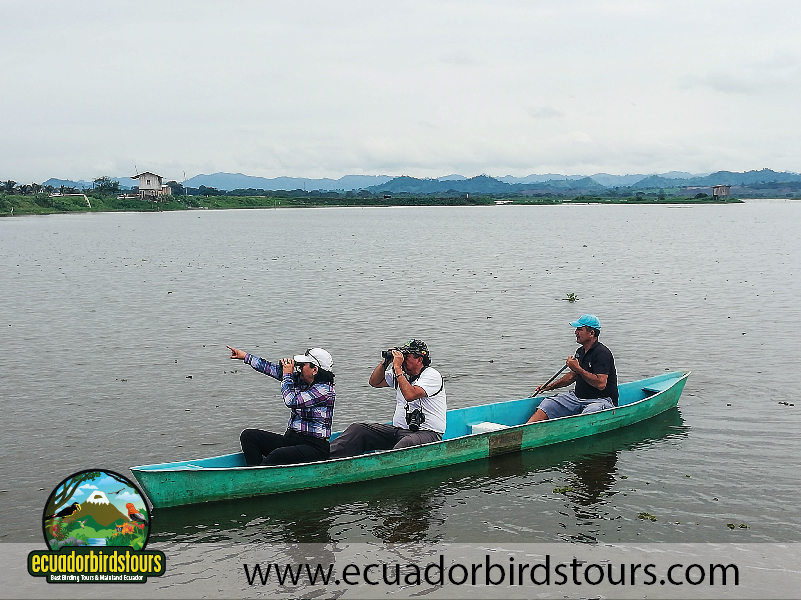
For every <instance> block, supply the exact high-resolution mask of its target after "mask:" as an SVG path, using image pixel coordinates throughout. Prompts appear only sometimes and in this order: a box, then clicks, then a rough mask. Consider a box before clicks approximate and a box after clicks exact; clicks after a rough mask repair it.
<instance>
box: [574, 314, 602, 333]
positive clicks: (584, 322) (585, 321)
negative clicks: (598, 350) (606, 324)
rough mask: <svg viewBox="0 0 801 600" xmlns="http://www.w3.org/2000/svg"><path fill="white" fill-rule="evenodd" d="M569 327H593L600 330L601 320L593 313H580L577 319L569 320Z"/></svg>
mask: <svg viewBox="0 0 801 600" xmlns="http://www.w3.org/2000/svg"><path fill="white" fill-rule="evenodd" d="M570 326H571V327H592V328H593V329H597V330H598V331H600V330H601V322H600V321H599V320H598V317H596V316H595V315H581V316H580V317H579V318H578V321H571V322H570Z"/></svg>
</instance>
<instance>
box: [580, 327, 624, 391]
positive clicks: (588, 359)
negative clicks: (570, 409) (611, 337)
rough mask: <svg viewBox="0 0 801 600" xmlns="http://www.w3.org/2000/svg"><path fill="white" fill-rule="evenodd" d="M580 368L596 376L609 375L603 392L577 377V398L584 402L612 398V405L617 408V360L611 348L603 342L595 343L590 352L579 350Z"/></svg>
mask: <svg viewBox="0 0 801 600" xmlns="http://www.w3.org/2000/svg"><path fill="white" fill-rule="evenodd" d="M576 357H577V358H578V361H579V366H581V368H582V369H584V370H585V371H589V372H590V373H593V374H595V375H608V377H607V379H606V387H605V388H604V389H602V390H599V389H598V388H595V387H592V386H591V385H590V384H589V383H587V382H586V381H584V379H583V378H582V377H581V375H577V376H576V396H578V397H579V398H581V399H582V400H589V399H591V398H611V399H612V403H613V404H614V405H615V406H617V397H618V393H617V372H616V371H615V359H614V357H613V356H612V353H611V352H610V351H609V348H607V347H606V346H604V345H603V344H602V343H601V342H595V343H594V344H593V345H592V347H591V348H590V349H589V351H587V352H585V351H584V348H583V347H582V348H579V349H578V352H577V353H576Z"/></svg>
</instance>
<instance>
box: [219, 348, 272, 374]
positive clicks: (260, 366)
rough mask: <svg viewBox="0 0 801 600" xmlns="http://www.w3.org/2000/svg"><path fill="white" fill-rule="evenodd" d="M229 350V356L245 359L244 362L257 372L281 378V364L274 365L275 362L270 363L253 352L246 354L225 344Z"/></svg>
mask: <svg viewBox="0 0 801 600" xmlns="http://www.w3.org/2000/svg"><path fill="white" fill-rule="evenodd" d="M226 348H228V349H229V350H230V351H231V358H232V359H238V360H243V361H245V364H248V365H250V366H251V367H253V368H254V369H255V370H256V371H258V372H259V373H264V374H265V375H269V376H270V377H273V378H275V379H278V380H279V381H280V380H281V366H280V365H276V364H275V363H271V362H270V361H268V360H264V359H263V358H259V357H258V356H254V355H253V354H248V353H247V352H243V351H242V350H237V349H236V348H232V347H231V346H226Z"/></svg>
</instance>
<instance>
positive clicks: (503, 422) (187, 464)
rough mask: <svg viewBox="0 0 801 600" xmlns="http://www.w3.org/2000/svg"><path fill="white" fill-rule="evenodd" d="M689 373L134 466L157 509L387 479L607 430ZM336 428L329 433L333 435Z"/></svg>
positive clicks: (663, 399) (664, 396) (640, 412)
mask: <svg viewBox="0 0 801 600" xmlns="http://www.w3.org/2000/svg"><path fill="white" fill-rule="evenodd" d="M689 375H690V373H689V372H685V373H681V372H674V373H665V374H664V375H658V376H656V377H651V378H649V379H641V380H639V381H632V382H629V383H624V384H621V385H620V386H619V391H620V399H619V406H617V407H615V408H610V409H608V410H603V411H599V412H595V413H590V414H586V415H574V416H571V417H562V418H560V419H550V420H547V421H543V422H540V423H532V424H531V425H526V424H525V422H526V421H527V420H528V418H529V417H530V416H531V415H532V414H533V413H534V410H535V409H536V408H537V406H538V405H539V403H540V401H541V400H542V398H543V397H542V396H539V397H537V398H523V399H520V400H509V401H506V402H496V403H494V404H484V405H481V406H471V407H469V408H458V409H454V410H449V411H448V421H447V429H446V431H445V435H444V436H443V439H442V441H441V442H435V443H432V444H425V445H423V446H417V447H414V448H405V449H402V450H385V451H381V452H372V453H369V454H363V455H361V456H353V457H350V458H339V459H332V460H326V461H322V462H315V463H306V464H300V465H286V466H271V467H246V466H245V459H244V456H243V454H242V453H241V452H237V453H236V454H227V455H224V456H214V457H211V458H201V459H198V460H188V461H183V462H174V463H163V464H158V465H144V466H139V467H132V468H131V471H132V472H133V475H134V477H136V479H137V481H138V482H139V483H140V485H141V486H142V488H143V489H144V492H145V494H146V495H147V497H148V498H149V499H150V501H151V503H152V504H153V506H154V507H157V508H161V507H167V506H180V505H183V504H195V503H198V502H211V501H216V500H231V499H234V498H248V497H251V496H264V495H268V494H280V493H283V492H292V491H296V490H305V489H310V488H318V487H325V486H330V485H338V484H343V483H352V482H355V481H364V480H367V479H379V478H381V477H391V476H393V475H400V474H403V473H412V472H415V471H423V470H426V469H434V468H437V467H443V466H446V465H452V464H455V463H461V462H467V461H470V460H476V459H480V458H486V457H488V456H496V455H498V454H506V453H509V452H519V451H521V450H529V449H531V448H537V447H539V446H545V445H548V444H555V443H558V442H565V441H568V440H573V439H576V438H580V437H584V436H588V435H594V434H597V433H604V432H606V431H611V430H613V429H618V428H620V427H625V426H627V425H632V424H633V423H638V422H640V421H644V420H645V419H650V418H651V417H654V416H656V415H658V414H660V413H662V412H664V411H666V410H668V409H670V408H673V407H674V406H676V404H677V403H678V401H679V396H681V392H682V390H684V384H685V383H686V381H687V377H689ZM337 435H338V433H335V434H333V435H332V436H331V437H332V439H333V438H335V437H336V436H337Z"/></svg>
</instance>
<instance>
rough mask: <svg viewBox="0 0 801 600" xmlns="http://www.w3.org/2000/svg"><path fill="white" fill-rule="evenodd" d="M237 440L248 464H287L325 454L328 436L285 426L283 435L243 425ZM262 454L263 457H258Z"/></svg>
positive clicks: (320, 458)
mask: <svg viewBox="0 0 801 600" xmlns="http://www.w3.org/2000/svg"><path fill="white" fill-rule="evenodd" d="M239 443H240V444H241V445H242V452H243V453H244V454H245V461H246V462H247V464H248V466H249V467H256V466H259V465H291V464H294V463H305V462H314V461H317V460H325V459H327V458H328V451H329V445H328V440H326V439H323V438H318V437H314V436H313V435H306V434H304V433H298V432H297V431H295V430H294V429H287V430H286V433H284V435H280V434H278V433H272V432H270V431H262V430H261V429H245V431H243V432H242V433H241V434H240V435H239ZM262 457H264V458H262Z"/></svg>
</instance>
